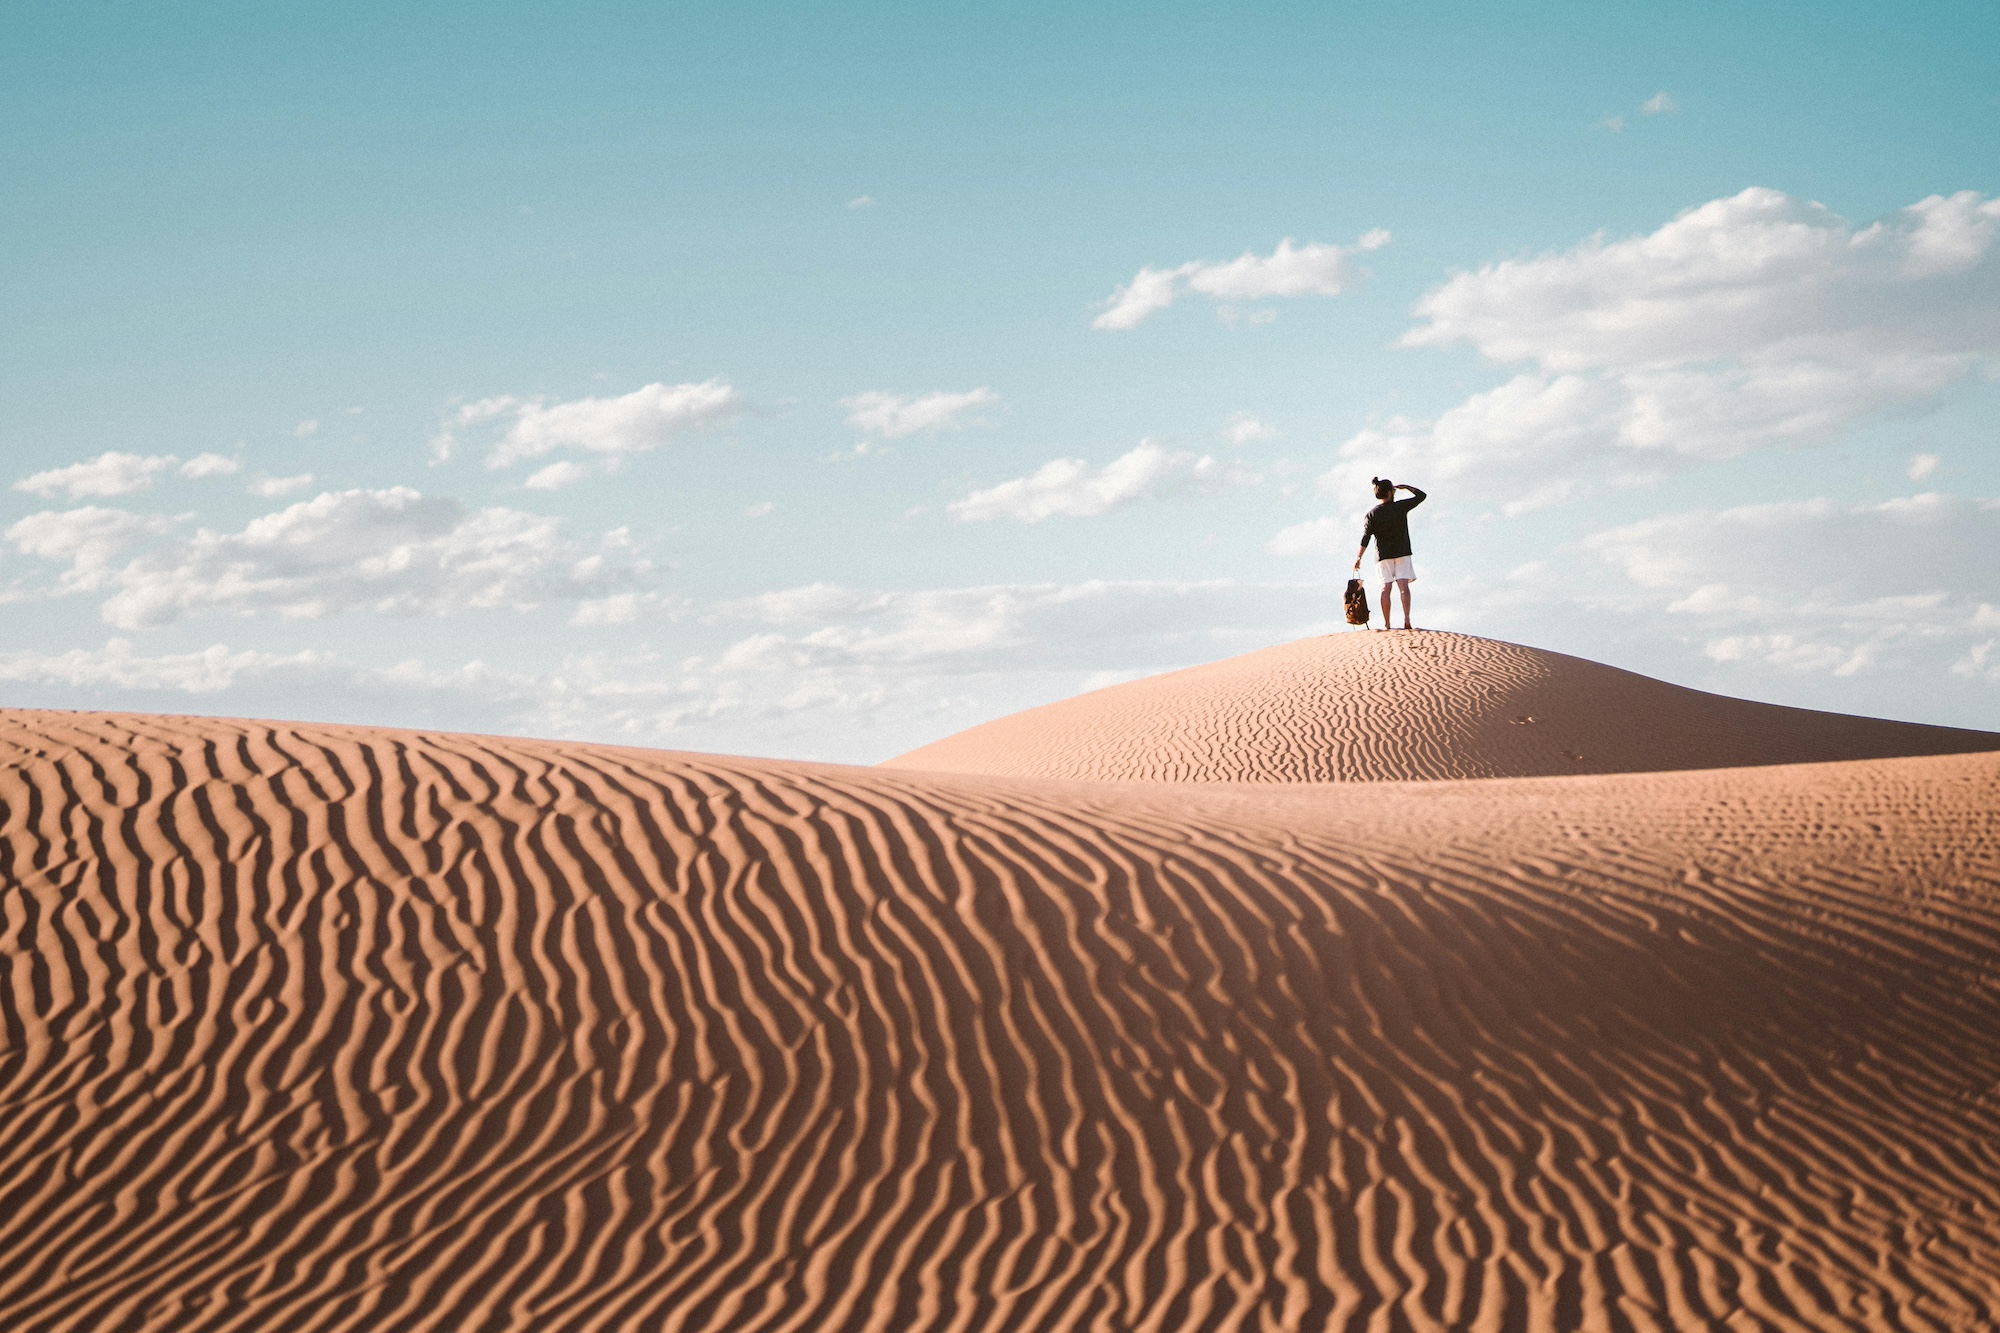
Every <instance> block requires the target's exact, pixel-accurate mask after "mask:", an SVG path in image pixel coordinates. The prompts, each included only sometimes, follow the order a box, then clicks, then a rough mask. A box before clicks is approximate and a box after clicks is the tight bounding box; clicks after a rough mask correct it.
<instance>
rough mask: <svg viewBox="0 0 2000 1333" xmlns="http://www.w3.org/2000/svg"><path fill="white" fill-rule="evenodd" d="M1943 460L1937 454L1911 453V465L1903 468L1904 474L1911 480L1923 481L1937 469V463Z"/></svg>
mask: <svg viewBox="0 0 2000 1333" xmlns="http://www.w3.org/2000/svg"><path fill="white" fill-rule="evenodd" d="M1941 461H1942V460H1940V459H1939V458H1938V456H1937V455H1936V454H1911V455H1910V466H1909V467H1907V468H1905V469H1904V470H1903V475H1904V476H1906V477H1908V478H1909V479H1910V480H1911V481H1922V480H1923V479H1924V478H1925V477H1928V476H1929V475H1930V474H1931V473H1933V472H1935V471H1937V465H1938V463H1939V462H1941Z"/></svg>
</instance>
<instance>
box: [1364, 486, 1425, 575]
mask: <svg viewBox="0 0 2000 1333" xmlns="http://www.w3.org/2000/svg"><path fill="white" fill-rule="evenodd" d="M1423 502H1424V493H1423V492H1422V491H1420V490H1418V489H1417V488H1416V487H1414V486H1412V487H1410V498H1409V499H1407V500H1384V501H1383V502H1382V503H1381V504H1378V505H1376V506H1375V507H1374V508H1373V509H1371V510H1369V511H1368V526H1367V527H1365V528H1363V529H1361V549H1362V550H1364V551H1365V550H1367V549H1368V539H1369V538H1371V537H1373V538H1374V539H1375V558H1376V559H1377V560H1394V559H1395V558H1396V557H1397V556H1399V555H1408V554H1409V553H1410V511H1411V510H1412V509H1415V508H1416V507H1417V506H1418V505H1420V504H1422V503H1423Z"/></svg>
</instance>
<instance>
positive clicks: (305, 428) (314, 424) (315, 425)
mask: <svg viewBox="0 0 2000 1333" xmlns="http://www.w3.org/2000/svg"><path fill="white" fill-rule="evenodd" d="M292 434H294V435H296V436H298V437H299V438H300V439H302V440H303V439H305V438H306V437H307V436H309V435H317V434H319V422H318V421H317V420H315V419H313V418H311V417H308V418H307V419H306V420H304V421H301V422H300V423H299V424H298V425H296V426H294V427H292Z"/></svg>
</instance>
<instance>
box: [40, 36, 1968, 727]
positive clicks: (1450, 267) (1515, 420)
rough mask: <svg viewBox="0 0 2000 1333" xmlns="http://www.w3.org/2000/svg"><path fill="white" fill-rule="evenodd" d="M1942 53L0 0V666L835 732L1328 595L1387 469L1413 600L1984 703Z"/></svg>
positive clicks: (230, 689)
mask: <svg viewBox="0 0 2000 1333" xmlns="http://www.w3.org/2000/svg"><path fill="white" fill-rule="evenodd" d="M1079 9H1082V10H1087V12H1078V11H1079ZM1996 54H2000V10H1996V9H1995V8H1994V7H1993V6H1992V5H1990V4H1962V5H1961V4H1949V3H1941V4H1932V5H1925V6H1921V7H1911V6H1907V5H1888V4H1866V5H1855V4H1829V3H1815V4H1811V5H1806V4H1762V5H1756V6H1741V5H1720V4H1718V5H1677V6H1657V7H1645V8H1644V9H1643V10H1642V9H1641V8H1640V7H1622V6H1604V5H1595V4H1593V5H1519V4H1515V5H1509V4H1492V3H1483V4H1477V5H1474V4H1462V5H1460V4H1450V5H1447V4H1431V5H1424V4H1418V5H1410V6H1366V7H1363V6H1333V5H1324V4H1322V5H1312V6H1303V5H1300V6H1290V5H1255V4H1250V5H1243V4H1238V5H1231V6H1226V7H1225V6H1188V5H1115V4H1107V5H1100V6H1089V7H1076V6H1056V5H1004V4H982V5H977V6H975V5H967V4H936V3H932V4H924V5H906V6H890V5H863V4H845V5H809V4H800V5H760V4H754V3H752V4H744V3H736V4H730V5H720V4H716V5H694V4H683V5H659V4H649V5H611V4H592V3H587V2H585V3H576V4H570V5H565V6H526V5H517V4H506V3H496V2H495V0H483V2H482V3H480V4H478V5H472V4H462V5H461V4H417V5H408V4H405V5H395V6H390V5H379V4H372V3H349V4H345V5H341V6H316V7H303V6H271V5H250V4H242V5H220V4H173V3H150V4H143V5H141V4H128V3H103V2H100V0H92V2H90V3H83V4H60V5H59V4H16V3H5V2H4V0H0V404H4V410H0V705H6V706H16V707H55V708H91V709H122V710H136V711H144V712H159V713H200V714H210V715H232V716H252V717H269V718H285V719H301V720H318V721H337V722H356V723H371V724H379V725H390V726H411V727H425V728H449V729H452V730H461V731H477V732H490V733H507V734H519V735H531V736H549V737H565V738H576V739H585V740H594V741H611V742H619V743H627V744H635V745H646V746H660V747H666V748H672V749H685V750H704V751H712V752H722V753H733V754H752V755H769V756H777V757H788V758H798V759H812V760H828V761H835V762H846V763H873V762H876V761H878V760H881V759H885V758H888V757H890V756H892V755H895V754H898V753H900V752H902V751H904V750H907V749H910V748H913V747H915V746H917V745H919V744H922V743H924V742H926V741H929V740H932V739H936V738H937V737H939V736H942V735H945V734H948V733H950V732H952V731H955V730H958V729H960V728H962V727H965V726H969V725H972V724H974V723H976V722H979V721H982V720H985V719H987V718H991V717H995V716H999V715H1002V714H1005V713H1009V712H1012V711H1015V710H1017V709H1020V708H1024V707H1030V706H1033V705H1035V704H1039V703H1044V702H1048V701H1051V700H1054V699H1058V698H1062V697H1066V696H1068V695H1071V694H1074V693H1077V692H1078V691H1081V690H1084V689H1091V688H1098V687H1101V686H1104V685H1108V684H1115V683H1117V682H1120V681H1123V680H1128V679H1132V678H1135V677H1137V676H1142V675H1148V674H1152V673H1155V672H1159V671H1165V670H1171V669H1175V668H1178V667H1184V666H1191V665H1195V664H1198V663H1201V662H1205V661H1212V660H1216V659H1218V658H1222V657H1227V656H1230V655H1233V654H1236V653H1240V652H1247V651H1250V650H1253V649H1256V648H1260V647H1264V646H1268V645H1271V644H1277V643H1283V642H1287V641H1290V640H1293V639H1297V638H1300V637H1303V636H1306V635H1314V634H1326V633H1345V632H1350V631H1348V630H1347V628H1346V626H1345V625H1344V623H1343V622H1342V620H1341V617H1340V609H1339V594H1340V591H1341V587H1342V585H1343V582H1344V580H1345V578H1346V577H1347V571H1348V567H1349V565H1350V564H1351V562H1352V560H1353V557H1354V551H1355V546H1356V544H1357V541H1358V537H1359V533H1360V526H1361V518H1362V515H1363V514H1364V513H1365V512H1366V510H1367V508H1368V506H1369V505H1370V504H1371V503H1372V497H1371V496H1370V495H1369V493H1368V486H1367V482H1368V480H1369V479H1370V478H1371V477H1373V476H1377V475H1385V474H1386V475H1389V476H1391V477H1393V478H1394V479H1395V480H1398V481H1408V482H1411V483H1414V484H1415V485H1418V486H1420V487H1422V488H1424V489H1425V490H1426V491H1427V492H1428V493H1429V496H1430V498H1429V500H1428V501H1427V502H1426V504H1425V505H1424V506H1423V507H1422V508H1420V509H1419V510H1417V511H1416V513H1415V514H1414V515H1413V520H1412V530H1413V538H1414V544H1415V550H1416V563H1417V568H1418V579H1417V582H1416V584H1415V585H1414V590H1415V612H1416V618H1417V623H1418V624H1419V625H1423V626H1427V627H1431V628H1437V629H1451V630H1459V631H1463V632H1467V633H1473V634H1482V635H1489V636H1494V637H1499V638H1504V639H1509V640H1512V641H1515V642H1519V643H1525V644H1531V645H1535V646H1539V647H1543V648H1548V649H1553V650H1556V651H1560V652H1566V653H1573V654H1577V655H1581V656H1586V657H1590V658H1594V659H1596V660H1599V661H1603V662H1608V663H1611V664H1614V665H1616V666H1620V667H1624V668H1627V669H1629V670H1634V671H1639V672H1643V673H1646V674H1648V675H1652V676H1656V677H1659V678H1662V679H1666V680H1670V681H1675V682H1678V683H1681V684H1685V685H1690V686H1694V687H1697V688H1701V689H1706V690H1714V691H1718V692H1721V693H1726V694H1731V695H1737V696H1741V697H1747V698H1754V699H1762V700H1769V701H1773V702H1778V703H1786V704H1794V705H1799V706H1805V707H1814V708H1828V709H1835V710H1839V711H1843V712H1853V713H1865V714H1870V715H1875V716H1883V717H1894V718H1904V719H1910V720H1915V721H1923V722H1933V723H1944V724H1952V725H1959V726H1972V727H1982V728H1988V729H2000V447H1996V446H2000V154H1996V153H1994V151H1993V144H1994V143H1996V142H2000V60H1996V59H1995V56H1996ZM1368 563H1369V564H1371V565H1372V555H1371V558H1370V561H1369V562H1368Z"/></svg>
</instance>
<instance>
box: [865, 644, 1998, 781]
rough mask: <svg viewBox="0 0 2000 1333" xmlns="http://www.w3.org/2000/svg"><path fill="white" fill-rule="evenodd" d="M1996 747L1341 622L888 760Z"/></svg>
mask: <svg viewBox="0 0 2000 1333" xmlns="http://www.w3.org/2000/svg"><path fill="white" fill-rule="evenodd" d="M1984 750H2000V734H1995V733H1992V732H1981V731H1964V730H1958V729H1955V728H1951V727H1931V726H1923V725H1920V724H1918V723H1913V722H1888V721H1882V720H1879V719H1876V718H1864V717H1848V716H1846V715H1843V714H1839V713H1821V712H1814V711H1812V710H1810V709H1803V708H1786V707H1782V706H1780V705H1777V704H1760V703H1752V702H1750V701H1748V700H1744V699H1731V698H1728V697H1726V696H1723V695H1717V694H1705V693H1703V692H1701V691H1699V690H1690V689H1686V688H1684V687H1682V686H1679V685H1669V684H1667V683H1666V682H1664V681H1658V680H1653V679H1651V678H1650V677H1647V676H1641V675H1636V674H1634V673H1633V672H1630V671H1621V670H1619V669H1618V668H1616V667H1608V666H1604V665H1601V664H1599V663H1596V662H1590V661H1585V660H1584V659H1582V658H1577V657H1567V656H1565V655H1563V654H1561V653H1552V652H1547V651H1544V650H1542V649H1537V648H1525V647H1522V646H1520V645H1518V644H1512V643H1504V642H1501V641H1500V640H1497V639H1480V638H1474V637H1473V636H1471V635H1467V634H1448V633H1444V632H1441V631H1433V630H1424V631H1419V632H1417V633H1400V632H1399V633H1394V634H1381V633H1362V632H1350V633H1342V634H1330V635H1326V636H1323V637H1320V638H1314V639H1301V640H1299V641H1298V642H1296V643H1289V644H1284V645H1281V646H1279V647H1276V648H1266V649H1264V650H1263V651H1261V652H1254V653H1246V654H1244V655H1243V656H1241V657H1233V658H1230V659H1228V660H1226V661H1222V662H1213V663H1210V664H1208V665H1206V666H1198V667H1191V668H1189V669H1188V670H1185V671H1175V672H1171V673H1169V674H1166V675H1161V676H1152V677H1149V678H1147V679H1144V680H1135V681H1132V682H1130V683H1128V684H1124V685H1114V686H1112V687H1110V688H1109V689H1103V690H1097V691H1094V692H1093V693H1090V694H1084V695H1079V696H1077V697H1076V698H1073V699H1064V700H1061V701H1059V702H1057V703H1052V704H1047V705H1045V706H1043V707H1041V708H1031V709H1028V710H1027V711H1025V712H1021V713H1015V714H1012V715H1011V716H1008V717H1003V718H998V719H996V720H994V721H992V722H987V723H984V724H982V725H980V726H976V727H972V728H969V729H968V730H965V731H961V732H959V733H958V734H957V735H954V736H947V737H945V738H944V739H943V740H940V741H935V742H933V743H931V744H929V745H926V746H923V747H921V748H919V749H915V750H912V751H910V752H909V753H908V754H904V755H900V756H898V757H897V758H894V759H891V760H889V761H888V762H887V764H886V765H885V766H886V767H890V768H912V769H927V770H931V771H935V772H948V773H987V774H993V775H1005V776H1015V777H1044V778H1070V779H1081V780H1086V781H1096V782H1353V781H1385V780H1412V779H1422V780H1434V779H1440V778H1508V777H1544V776H1551V775H1556V774H1570V773H1649V772H1660V771H1666V770H1678V769H1696V768H1734V767H1744V766H1751V765H1762V764H1802V763H1821V762H1826V761H1831V760H1843V759H1887V758H1896V757H1905V756H1911V755H1932V754H1962V753H1967V752H1973V751H1984Z"/></svg>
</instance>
